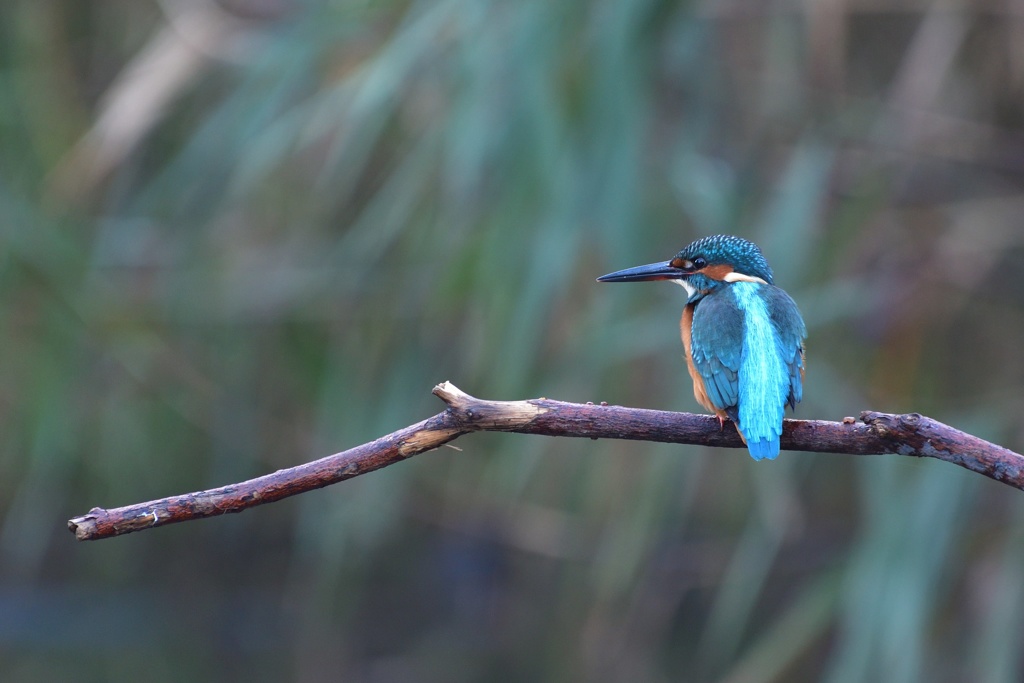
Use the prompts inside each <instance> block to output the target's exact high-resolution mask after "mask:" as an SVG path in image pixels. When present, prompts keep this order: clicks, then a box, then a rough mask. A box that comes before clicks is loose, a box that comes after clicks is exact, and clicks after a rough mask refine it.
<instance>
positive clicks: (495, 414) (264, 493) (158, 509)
mask: <svg viewBox="0 0 1024 683" xmlns="http://www.w3.org/2000/svg"><path fill="white" fill-rule="evenodd" d="M434 394H435V395H437V396H438V397H439V398H440V399H441V400H442V401H444V402H445V403H447V404H448V409H447V410H445V411H444V412H442V413H439V414H437V415H435V416H434V417H431V418H429V419H427V420H424V421H422V422H420V423H418V424H415V425H412V426H410V427H406V428H405V429H401V430H399V431H397V432H393V433H391V434H388V435H387V436H383V437H381V438H379V439H377V440H376V441H371V442H370V443H366V444H363V445H361V446H357V447H355V448H352V449H350V450H347V451H344V452H342V453H336V454H335V455H330V456H328V457H326V458H322V459H320V460H316V461H314V462H310V463H306V464H304V465H299V466H298V467H292V468H289V469H285V470H278V471H277V472H274V473H272V474H267V475H264V476H262V477H257V478H256V479H250V480H249V481H243V482H240V483H237V484H230V485H228V486H222V487H220V488H215V489H210V490H208V491H198V492H195V493H186V494H184V495H180V496H171V497H170V498H161V499H160V500H153V501H149V502H146V503H138V504H136V505H129V506H126V507H120V508H114V509H111V510H105V509H103V508H93V509H92V510H90V511H89V512H88V514H85V515H82V516H80V517H75V518H73V519H71V520H69V521H68V528H69V529H70V530H71V531H72V532H74V534H75V536H76V537H77V538H78V539H79V540H82V541H88V540H97V539H101V538H109V537H111V536H120V535H121V534H127V533H131V532H133V531H141V530H142V529H149V528H152V527H157V526H164V525H165V524H175V523H177V522H185V521H188V520H192V519H202V518H204V517H213V516H216V515H223V514H227V513H230V512H241V511H242V510H246V509H248V508H251V507H255V506H257V505H263V504H265V503H273V502H274V501H278V500H281V499H282V498H288V497H290V496H294V495H297V494H300V493H305V492H306V491H312V490H313V489H318V488H323V487H324V486H329V485H330V484H334V483H337V482H339V481H344V480H345V479H351V478H352V477H358V476H359V475H361V474H366V473H367V472H372V471H374V470H377V469H380V468H381V467H387V466H388V465H393V464H395V463H397V462H401V461H402V460H405V459H407V458H411V457H412V456H414V455H419V454H420V453H424V452H426V451H430V450H433V449H435V448H438V447H439V446H442V445H444V444H447V443H448V442H449V441H452V440H453V439H456V438H458V437H460V436H462V435H463V434H468V433H470V432H517V433H520V434H542V435H545V436H573V437H585V438H590V439H631V440H635V441H657V442H662V443H680V444H694V445H702V446H717V447H721V448H743V447H744V445H743V442H742V441H741V440H740V437H739V434H738V433H737V432H736V429H735V428H734V427H733V426H732V425H730V426H729V427H728V428H726V429H722V427H721V425H720V424H719V422H718V418H716V417H713V416H710V415H694V414H692V413H673V412H668V411H662V410H644V409H641V408H625V407H622V406H608V405H594V404H590V403H588V404H585V405H584V404H579V403H565V402H562V401H551V400H548V399H545V398H541V399H534V400H531V401H487V400H483V399H478V398H475V397H473V396H470V395H469V394H467V393H465V392H463V391H462V390H460V389H459V388H458V387H456V386H455V385H453V384H451V383H450V382H444V383H443V384H439V385H437V386H436V387H434ZM782 448H783V449H785V450H790V451H816V452H819V453H846V454H850V455H884V454H895V455H908V456H915V457H929V458H937V459H939V460H945V461H947V462H951V463H954V464H956V465H959V466H960V467H964V468H966V469H969V470H971V471H973V472H978V473H979V474H984V475H985V476H987V477H990V478H992V479H995V480H997V481H1001V482H1003V483H1005V484H1009V485H1010V486H1013V487H1014V488H1017V489H1021V490H1024V456H1021V455H1019V454H1017V453H1014V452H1013V451H1010V450H1007V449H1005V448H1003V447H1001V446H997V445H995V444H992V443H989V442H988V441H984V440H983V439H979V438H978V437H976V436H971V435H970V434H966V433H964V432H961V431H959V430H957V429H953V428H952V427H949V426H947V425H944V424H942V423H941V422H936V421H935V420H932V419H930V418H927V417H922V416H921V415H917V414H915V413H911V414H908V415H891V414H888V413H873V412H865V413H862V414H861V416H860V419H859V420H855V419H853V418H847V419H845V420H843V421H842V422H826V421H820V420H786V421H785V422H784V423H783V432H782Z"/></svg>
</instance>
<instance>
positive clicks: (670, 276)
mask: <svg viewBox="0 0 1024 683" xmlns="http://www.w3.org/2000/svg"><path fill="white" fill-rule="evenodd" d="M684 275H686V271H684V270H683V269H682V268H676V267H675V266H673V265H672V262H671V261H662V262H661V263H648V264H647V265H646V266H636V267H635V268H626V269H625V270H617V271H615V272H614V273H608V274H607V275H602V276H601V277H599V278H597V281H598V282H642V281H644V280H678V279H679V278H681V277H683V276H684Z"/></svg>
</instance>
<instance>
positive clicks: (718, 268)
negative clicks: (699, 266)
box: [700, 263, 732, 281]
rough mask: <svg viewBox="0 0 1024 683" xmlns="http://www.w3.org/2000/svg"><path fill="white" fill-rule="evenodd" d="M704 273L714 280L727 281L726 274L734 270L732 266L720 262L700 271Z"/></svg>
mask: <svg viewBox="0 0 1024 683" xmlns="http://www.w3.org/2000/svg"><path fill="white" fill-rule="evenodd" d="M700 272H701V273H703V274H704V275H707V276H708V277H709V278H711V279H712V280H722V281H725V276H726V275H728V274H729V273H731V272H732V266H730V265H728V264H725V263H720V264H718V265H714V266H708V267H707V268H705V269H704V270H702V271H700Z"/></svg>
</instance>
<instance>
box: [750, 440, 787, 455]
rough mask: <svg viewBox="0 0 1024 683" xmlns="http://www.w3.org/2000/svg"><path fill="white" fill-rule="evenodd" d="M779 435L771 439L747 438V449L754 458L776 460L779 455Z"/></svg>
mask: <svg viewBox="0 0 1024 683" xmlns="http://www.w3.org/2000/svg"><path fill="white" fill-rule="evenodd" d="M779 446H780V444H779V437H777V436H776V437H773V438H771V439H757V440H754V439H749V438H748V439H747V450H749V451H750V457H752V458H753V459H754V460H774V459H775V458H777V457H778V456H779Z"/></svg>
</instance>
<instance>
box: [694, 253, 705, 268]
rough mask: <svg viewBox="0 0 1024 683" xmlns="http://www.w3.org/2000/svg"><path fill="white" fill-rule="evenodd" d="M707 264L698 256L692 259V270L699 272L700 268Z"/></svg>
mask: <svg viewBox="0 0 1024 683" xmlns="http://www.w3.org/2000/svg"><path fill="white" fill-rule="evenodd" d="M707 264H708V262H707V261H705V260H704V257H703V256H698V257H697V258H695V259H693V268H694V270H700V269H701V268H703V267H704V266H706V265H707Z"/></svg>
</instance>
